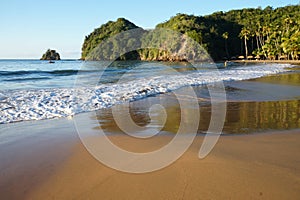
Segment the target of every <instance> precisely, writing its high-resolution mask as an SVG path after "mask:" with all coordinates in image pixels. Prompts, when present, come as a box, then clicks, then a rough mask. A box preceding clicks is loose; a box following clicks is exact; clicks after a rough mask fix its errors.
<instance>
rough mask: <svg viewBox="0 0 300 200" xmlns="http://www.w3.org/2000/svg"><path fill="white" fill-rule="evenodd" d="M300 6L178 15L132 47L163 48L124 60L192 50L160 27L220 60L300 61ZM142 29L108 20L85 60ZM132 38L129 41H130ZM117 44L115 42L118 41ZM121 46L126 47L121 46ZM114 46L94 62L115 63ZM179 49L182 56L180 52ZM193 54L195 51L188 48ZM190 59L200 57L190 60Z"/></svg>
mask: <svg viewBox="0 0 300 200" xmlns="http://www.w3.org/2000/svg"><path fill="white" fill-rule="evenodd" d="M299 13H300V6H299V5H294V6H286V7H282V8H276V9H273V8H272V7H266V8H264V9H262V8H256V9H253V8H249V9H241V10H231V11H228V12H216V13H213V14H211V15H207V16H194V15H187V14H177V15H176V16H174V17H171V18H170V19H169V20H168V21H166V22H164V23H160V24H158V25H157V26H156V29H155V30H154V31H145V30H143V31H144V33H143V35H142V36H141V37H139V38H135V41H130V42H129V41H128V44H127V43H126V44H123V43H124V42H123V43H122V45H124V46H129V45H130V44H133V43H140V44H141V46H144V47H147V46H148V44H153V43H154V44H159V45H160V46H159V45H158V46H155V45H154V46H155V47H156V48H154V49H141V50H137V51H135V52H134V53H133V54H131V56H125V57H123V59H128V58H129V59H141V60H171V61H174V60H181V59H182V58H180V57H178V55H180V52H182V51H183V50H185V51H184V52H186V50H187V49H184V48H186V47H183V46H182V44H180V43H182V41H183V40H184V38H182V37H180V36H177V37H176V36H174V35H168V36H167V37H163V36H160V35H159V29H160V28H165V29H170V30H174V31H177V32H180V33H182V34H185V35H186V36H189V37H190V38H192V39H194V40H195V41H196V42H197V43H199V44H200V45H201V46H202V47H203V48H204V49H206V50H207V52H208V53H209V54H210V56H211V57H212V58H213V59H214V60H224V59H230V58H232V59H233V58H237V57H239V56H244V57H245V58H249V59H254V58H257V59H258V58H259V59H271V60H273V59H293V60H295V59H299V56H300V15H299ZM134 28H138V27H137V26H136V25H134V24H133V23H131V22H129V21H128V20H126V19H123V18H120V19H118V20H117V21H116V22H108V23H106V24H104V25H102V26H101V27H100V28H98V29H95V30H94V31H93V32H92V33H91V34H90V35H89V36H87V37H86V38H85V41H84V44H83V47H82V58H83V59H84V58H85V57H86V56H87V55H88V54H89V53H90V52H91V51H92V50H93V49H94V48H95V47H97V46H98V45H99V44H100V43H101V41H103V40H105V39H107V38H109V37H111V36H113V35H116V34H118V33H121V32H122V31H126V30H130V29H134ZM162 39H165V42H164V44H167V45H169V46H170V48H171V49H173V50H174V51H172V52H171V53H170V52H166V51H164V50H162V49H163V45H162V43H163V42H162V41H161V40H162ZM124 40H126V38H124ZM112 43H114V42H112ZM117 44H120V43H117ZM114 48H115V46H114V44H110V46H109V45H106V46H105V47H101V49H99V50H98V52H101V56H98V55H97V52H96V53H95V54H93V55H92V59H94V60H103V59H113V58H114V56H111V55H113V54H114V52H115V51H114V50H113V49H114ZM176 51H177V52H176ZM188 51H191V50H188ZM189 59H194V57H190V58H189Z"/></svg>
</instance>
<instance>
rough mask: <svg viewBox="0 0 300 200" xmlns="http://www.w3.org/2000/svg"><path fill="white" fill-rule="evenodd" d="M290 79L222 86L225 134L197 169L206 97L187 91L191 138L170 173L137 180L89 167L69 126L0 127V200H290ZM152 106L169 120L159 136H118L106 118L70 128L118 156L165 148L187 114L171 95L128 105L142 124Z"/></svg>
mask: <svg viewBox="0 0 300 200" xmlns="http://www.w3.org/2000/svg"><path fill="white" fill-rule="evenodd" d="M298 78H299V75H291V76H284V75H279V76H278V77H276V76H272V77H268V78H263V79H260V80H250V81H244V82H233V83H230V84H228V85H225V86H226V87H227V94H228V96H227V97H228V100H229V102H228V104H227V105H228V108H229V109H228V112H227V115H226V121H225V127H224V133H225V134H224V135H222V136H221V138H220V139H219V141H218V143H217V144H216V146H215V147H214V149H213V151H212V152H211V153H210V154H209V155H208V156H207V157H206V158H205V159H199V158H198V152H199V149H200V146H201V144H202V143H203V139H204V135H203V134H201V133H203V131H204V130H205V128H207V125H208V122H209V119H210V104H209V103H207V100H205V99H208V97H207V96H205V95H206V93H207V91H206V89H205V88H195V91H196V93H197V94H199V96H201V98H199V105H200V111H201V115H200V116H201V119H200V122H199V124H200V127H199V130H198V133H199V134H198V136H196V138H195V140H194V142H193V144H192V145H191V146H190V148H189V149H188V150H187V152H185V154H184V155H183V156H182V157H181V158H180V159H179V160H177V161H176V162H175V163H173V164H171V165H170V166H168V167H166V168H164V169H161V170H158V171H156V172H151V173H145V174H129V173H124V172H120V171H116V170H114V169H111V168H109V167H107V166H105V165H103V164H101V163H100V162H99V161H97V160H96V159H95V158H94V157H93V156H92V155H91V154H89V152H88V151H87V150H86V148H85V147H84V146H83V144H82V143H81V141H80V139H79V136H78V134H77V131H76V128H75V126H74V119H58V120H45V121H37V122H24V123H16V124H9V125H1V126H0V194H1V199H298V198H299V196H300V156H299V152H300V129H299V127H300V120H299V119H300V117H299V116H300V112H299V92H297V91H298V90H295V87H298V86H299V85H298V83H299V82H298V80H299V79H298ZM276 81H279V82H280V84H277V82H276ZM257 83H259V87H258V85H257ZM258 89H259V90H258ZM279 89H280V90H281V91H282V90H283V91H284V95H280V94H279V92H278V91H279ZM259 91H260V92H259ZM156 103H161V104H162V105H164V106H165V107H166V113H167V114H168V116H169V117H168V120H167V121H166V125H165V127H164V128H163V130H162V132H163V133H162V134H159V135H157V136H154V137H152V138H149V139H136V138H132V137H129V136H126V135H125V134H124V133H122V131H121V130H120V129H119V128H118V126H117V125H116V123H115V121H114V119H113V116H112V114H111V111H110V109H103V110H100V111H98V112H97V113H93V114H92V113H86V114H81V115H79V120H80V121H81V122H82V124H86V128H87V129H86V130H88V132H95V133H97V131H98V130H99V129H100V128H101V129H102V130H103V131H105V133H106V134H107V135H108V138H109V139H110V140H111V141H112V142H113V143H114V144H116V145H118V146H119V147H121V148H123V149H125V150H128V151H133V152H149V151H153V150H156V149H159V148H161V147H162V146H164V145H166V144H167V143H168V142H169V141H170V140H172V138H173V136H174V135H175V133H176V132H177V131H178V126H179V122H180V114H179V113H180V112H182V113H184V115H187V116H188V115H190V113H192V112H190V109H192V108H189V107H187V108H182V109H183V110H181V111H180V110H179V107H178V102H177V101H176V99H174V98H173V96H172V95H169V94H165V95H158V96H155V97H149V98H146V99H143V100H139V101H136V102H132V103H131V111H130V114H131V116H132V118H133V119H134V120H135V122H136V123H137V124H139V125H146V124H147V123H149V115H148V109H149V107H150V106H151V105H153V104H156ZM94 114H95V115H94ZM184 115H183V116H184ZM77 120H78V119H77ZM126 120H127V119H124V121H126ZM157 120H158V121H159V120H160V118H159V117H158V118H157ZM241 133H242V134H241ZM245 133H246V134H245ZM99 137H103V136H97V138H99ZM89 139H92V140H93V139H94V138H89ZM133 164H134V163H133Z"/></svg>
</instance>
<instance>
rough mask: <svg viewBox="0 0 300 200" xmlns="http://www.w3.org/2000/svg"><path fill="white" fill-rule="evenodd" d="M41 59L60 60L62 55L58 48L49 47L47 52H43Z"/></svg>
mask: <svg viewBox="0 0 300 200" xmlns="http://www.w3.org/2000/svg"><path fill="white" fill-rule="evenodd" d="M41 60H60V55H59V53H57V52H56V50H51V49H48V50H47V51H46V53H44V54H43V56H42V58H41Z"/></svg>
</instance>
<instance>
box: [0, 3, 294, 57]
mask: <svg viewBox="0 0 300 200" xmlns="http://www.w3.org/2000/svg"><path fill="white" fill-rule="evenodd" d="M296 4H299V0H242V1H241V0H228V1H226V0H210V1H204V0H151V1H150V0H147V1H146V0H144V1H143V0H105V1H101V0H51V1H49V0H47V1H43V0H1V2H0V27H1V29H0V59H39V58H40V57H41V56H42V54H43V53H44V52H45V51H46V50H47V49H49V48H50V49H55V50H57V51H58V52H59V53H60V55H61V58H62V59H78V58H80V53H81V46H82V43H83V40H84V37H85V36H86V35H88V34H89V33H90V32H92V31H93V30H94V29H95V28H98V27H99V26H100V25H102V24H104V23H106V22H107V21H110V20H112V21H114V20H116V19H117V18H119V17H124V18H126V19H128V20H130V21H131V22H133V23H135V24H136V25H137V26H140V27H143V28H154V27H155V25H156V24H158V23H161V22H164V21H166V20H168V19H169V18H170V17H172V16H174V15H176V14H177V13H186V14H194V15H207V14H211V13H213V12H216V11H228V10H232V9H241V8H250V7H251V8H257V7H259V6H261V7H262V8H265V7H266V6H272V7H273V8H276V7H282V6H286V5H296Z"/></svg>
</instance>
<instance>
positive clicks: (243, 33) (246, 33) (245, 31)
mask: <svg viewBox="0 0 300 200" xmlns="http://www.w3.org/2000/svg"><path fill="white" fill-rule="evenodd" d="M249 35H250V31H249V30H248V29H247V28H245V27H244V28H242V31H241V33H240V38H244V45H245V54H246V56H245V58H246V59H247V56H248V46H247V40H248V39H249Z"/></svg>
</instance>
